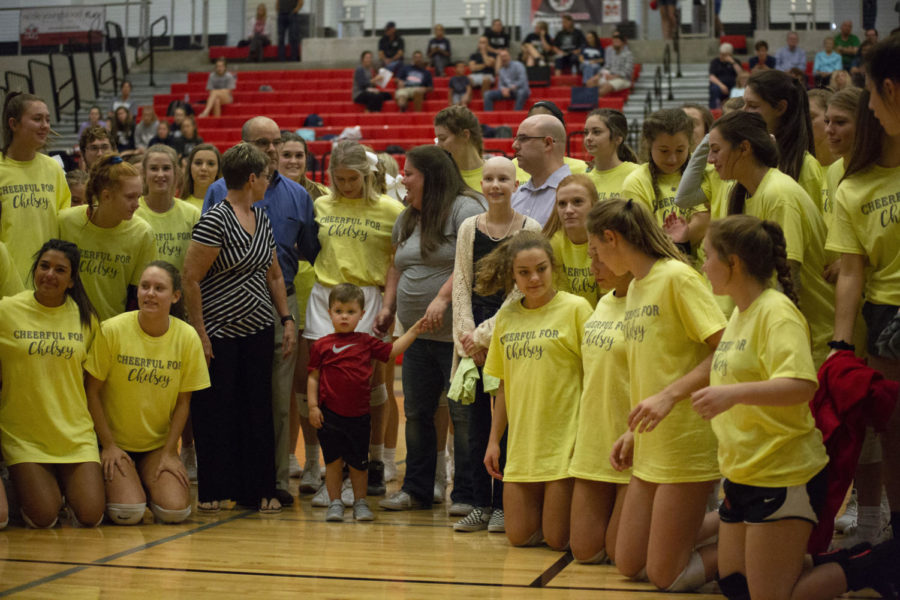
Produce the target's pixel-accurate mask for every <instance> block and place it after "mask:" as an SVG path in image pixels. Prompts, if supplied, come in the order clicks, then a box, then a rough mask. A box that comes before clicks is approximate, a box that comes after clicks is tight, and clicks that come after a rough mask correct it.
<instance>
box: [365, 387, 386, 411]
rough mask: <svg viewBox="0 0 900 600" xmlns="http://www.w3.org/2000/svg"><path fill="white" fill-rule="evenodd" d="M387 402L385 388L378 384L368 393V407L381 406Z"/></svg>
mask: <svg viewBox="0 0 900 600" xmlns="http://www.w3.org/2000/svg"><path fill="white" fill-rule="evenodd" d="M385 402H387V386H386V385H385V384H383V383H379V384H378V385H376V386H375V387H373V388H372V389H371V390H370V391H369V406H381V405H382V404H384V403H385Z"/></svg>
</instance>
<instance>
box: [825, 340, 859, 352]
mask: <svg viewBox="0 0 900 600" xmlns="http://www.w3.org/2000/svg"><path fill="white" fill-rule="evenodd" d="M828 347H829V348H831V349H832V350H849V351H850V352H855V351H856V346H854V345H853V344H848V343H847V342H845V341H844V340H831V341H830V342H828Z"/></svg>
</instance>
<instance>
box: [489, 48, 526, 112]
mask: <svg viewBox="0 0 900 600" xmlns="http://www.w3.org/2000/svg"><path fill="white" fill-rule="evenodd" d="M497 58H498V59H499V60H500V70H499V71H498V72H497V89H495V90H490V91H489V92H488V93H487V94H485V95H484V110H486V111H491V110H494V102H495V101H497V100H501V99H506V98H515V100H516V103H515V107H514V110H522V109H523V108H525V102H526V101H527V100H528V97H529V96H531V90H530V89H529V87H528V75H527V74H526V73H525V65H523V64H522V63H520V62H519V61H517V60H513V59H512V57H511V56H510V55H509V50H501V51H500V53H499V54H498V55H497Z"/></svg>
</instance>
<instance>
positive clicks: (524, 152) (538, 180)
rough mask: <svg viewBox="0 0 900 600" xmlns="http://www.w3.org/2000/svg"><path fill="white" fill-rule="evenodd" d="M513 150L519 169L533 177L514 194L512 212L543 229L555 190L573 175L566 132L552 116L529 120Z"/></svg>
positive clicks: (516, 138) (550, 212) (523, 125)
mask: <svg viewBox="0 0 900 600" xmlns="http://www.w3.org/2000/svg"><path fill="white" fill-rule="evenodd" d="M512 147H513V151H514V152H515V153H516V159H517V160H518V166H519V168H521V169H522V170H524V171H525V172H526V173H527V174H528V175H529V176H530V179H529V180H528V181H526V182H525V183H523V184H522V185H520V186H519V189H517V190H516V192H515V193H514V194H513V197H512V207H513V210H515V211H516V212H518V213H519V214H522V215H525V216H526V217H531V218H532V219H534V220H535V221H537V222H538V223H540V224H541V226H542V227H543V226H544V224H545V223H546V222H547V219H549V218H550V215H551V214H552V213H553V209H554V207H555V206H556V187H557V186H558V185H559V182H560V181H562V180H563V178H565V177H567V176H569V175H571V174H572V171H571V170H570V169H569V165H567V164H566V163H565V161H564V158H565V153H566V128H565V126H564V125H563V124H562V122H561V121H560V120H559V119H558V118H557V117H554V116H551V115H534V116H531V117H528V118H527V119H525V120H524V121H522V123H521V124H520V125H519V130H518V132H517V133H516V137H515V140H514V141H513V146H512Z"/></svg>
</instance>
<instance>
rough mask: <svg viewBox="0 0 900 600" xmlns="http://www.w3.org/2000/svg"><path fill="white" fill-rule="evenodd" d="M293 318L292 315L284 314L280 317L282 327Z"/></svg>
mask: <svg viewBox="0 0 900 600" xmlns="http://www.w3.org/2000/svg"><path fill="white" fill-rule="evenodd" d="M293 320H294V315H284V316H283V317H281V325H282V327H283V326H284V325H285V324H286V323H287V322H288V321H293Z"/></svg>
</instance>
